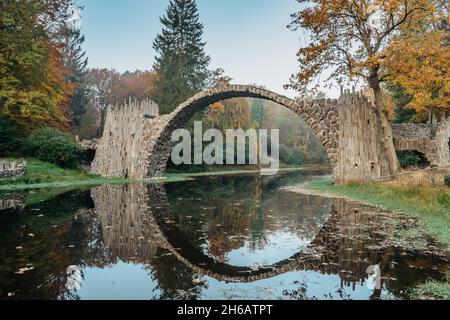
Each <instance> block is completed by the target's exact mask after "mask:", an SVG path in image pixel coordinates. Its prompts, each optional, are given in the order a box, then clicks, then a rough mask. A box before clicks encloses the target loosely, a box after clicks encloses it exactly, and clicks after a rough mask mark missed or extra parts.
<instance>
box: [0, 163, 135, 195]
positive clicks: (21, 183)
mask: <svg viewBox="0 0 450 320" xmlns="http://www.w3.org/2000/svg"><path fill="white" fill-rule="evenodd" d="M126 181H127V180H126V179H119V178H102V177H99V176H96V175H92V174H89V173H87V172H85V171H82V170H77V169H64V168H60V167H58V166H57V165H54V164H51V163H47V162H43V161H40V160H37V159H33V158H30V159H28V168H27V171H26V173H25V175H24V176H23V177H21V178H20V179H16V180H3V181H0V191H14V190H26V189H40V188H67V187H72V186H92V185H99V184H103V183H123V182H126Z"/></svg>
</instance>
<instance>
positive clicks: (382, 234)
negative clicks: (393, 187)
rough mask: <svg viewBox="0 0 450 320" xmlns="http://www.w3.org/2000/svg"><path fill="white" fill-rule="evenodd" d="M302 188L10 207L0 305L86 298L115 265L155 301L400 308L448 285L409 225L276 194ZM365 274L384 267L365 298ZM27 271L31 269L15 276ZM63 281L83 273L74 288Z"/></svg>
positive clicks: (147, 194) (158, 192)
mask: <svg viewBox="0 0 450 320" xmlns="http://www.w3.org/2000/svg"><path fill="white" fill-rule="evenodd" d="M303 179H304V178H303V177H298V176H295V175H281V176H276V177H260V176H235V177H212V178H202V179H200V180H196V181H189V182H182V183H175V184H167V185H166V186H164V185H147V186H144V185H122V186H101V187H97V188H94V189H92V190H91V191H90V193H89V192H86V191H84V192H69V193H66V194H63V195H60V196H57V197H55V198H53V199H50V200H47V201H43V202H40V203H38V204H35V205H28V206H26V207H25V208H21V209H17V208H8V209H6V210H3V211H2V214H0V231H1V232H2V233H1V236H0V259H1V263H0V283H1V284H2V285H1V287H0V297H1V298H2V299H6V298H9V299H79V298H84V297H85V291H83V290H86V289H85V287H86V285H88V284H89V282H93V283H94V284H95V283H96V282H95V281H97V279H92V278H89V277H86V278H83V277H84V276H85V275H86V274H87V275H89V274H90V273H91V272H94V271H95V272H96V274H98V272H101V271H102V270H105V271H106V270H114V269H115V268H116V267H117V266H118V265H119V264H120V263H125V264H128V265H137V266H142V268H144V269H145V270H146V273H147V277H148V279H149V280H151V283H150V284H149V287H148V290H147V291H149V292H151V294H149V295H148V296H150V297H152V298H153V299H177V298H178V299H204V298H269V299H273V298H289V299H314V298H322V299H324V298H325V299H326V298H334V299H350V298H366V299H367V298H380V297H391V296H394V297H400V298H401V297H404V296H405V290H406V289H407V288H409V287H411V286H414V285H416V284H418V283H423V282H424V281H426V280H428V279H430V278H431V279H436V280H439V279H443V278H444V277H445V272H446V271H447V270H448V262H447V252H446V251H445V249H444V248H443V247H442V246H441V245H440V244H439V243H437V242H436V241H434V240H433V239H432V238H431V237H429V236H427V235H426V234H423V233H420V232H412V231H417V230H420V225H419V224H418V222H417V221H416V220H414V219H411V218H408V217H406V216H403V215H400V214H396V213H392V212H389V211H386V210H382V209H380V208H376V207H372V206H368V205H363V204H360V203H356V202H351V201H347V200H342V199H329V198H322V197H318V196H308V195H299V194H293V193H289V192H285V191H281V190H280V188H279V187H280V186H283V185H289V184H292V183H293V182H299V181H302V180H303ZM42 215H43V216H42ZM30 234H33V235H34V236H33V237H31V236H29V235H30ZM405 235H406V236H405ZM408 237H409V238H408ZM371 265H379V266H380V272H381V288H382V289H381V290H374V291H371V290H370V289H369V288H365V281H366V279H367V278H368V276H369V274H367V272H366V270H367V268H368V267H369V266H371ZM25 266H29V267H31V268H32V270H30V271H27V272H25V273H23V274H17V273H16V272H17V270H19V269H20V268H23V267H25ZM68 270H75V271H77V272H78V270H80V274H79V275H81V280H80V279H78V281H80V282H81V283H80V286H81V289H79V288H77V285H71V282H70V281H73V279H74V278H73V277H71V276H70V272H68ZM72 274H73V273H72ZM77 275H78V273H77ZM119 276H120V277H121V278H122V280H124V281H126V279H127V277H128V276H130V275H129V274H128V275H127V274H123V275H119ZM77 277H78V278H80V277H79V276H77ZM142 280H144V279H142ZM266 287H267V288H266ZM268 288H269V289H268ZM119 289H120V288H119ZM96 297H97V298H100V299H101V298H103V297H102V296H96Z"/></svg>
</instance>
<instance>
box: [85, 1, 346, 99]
mask: <svg viewBox="0 0 450 320" xmlns="http://www.w3.org/2000/svg"><path fill="white" fill-rule="evenodd" d="M78 3H79V4H80V5H83V6H84V10H83V11H82V13H81V15H82V22H81V26H82V32H83V33H84V34H85V36H86V42H85V46H84V47H85V49H86V51H87V54H88V56H89V67H91V68H114V69H116V70H117V71H120V72H123V71H126V70H129V71H134V70H136V69H141V70H144V69H147V70H148V69H151V68H152V65H153V62H154V56H155V52H154V50H153V48H152V43H153V40H154V39H155V37H156V35H157V34H158V33H159V32H160V31H161V24H160V21H159V17H160V16H162V15H164V14H165V10H166V8H167V5H168V3H169V0H78ZM197 4H198V8H199V12H200V20H201V22H202V23H203V25H204V41H206V42H207V45H206V48H205V50H206V52H207V54H208V55H209V56H210V57H211V59H212V62H211V68H218V67H221V68H223V69H224V70H225V72H226V74H227V75H228V76H230V77H232V78H233V83H237V84H249V83H256V84H258V85H263V86H265V87H267V88H268V89H270V90H272V91H275V92H277V93H279V94H284V95H287V96H290V97H293V96H295V95H296V93H295V92H292V91H286V90H284V89H283V85H284V84H286V83H288V82H289V77H290V75H291V74H292V73H295V72H296V71H297V69H298V63H297V61H296V53H297V51H298V49H299V48H300V47H301V46H305V45H306V44H307V38H306V36H305V34H304V33H303V32H302V31H301V30H299V31H296V32H293V31H291V30H289V29H287V25H288V24H289V23H290V21H291V18H290V14H291V13H293V12H295V11H298V9H299V8H300V4H299V3H298V2H297V1H296V0H197ZM324 91H325V92H326V93H327V94H328V95H329V96H331V97H336V96H337V95H338V93H339V89H337V88H334V89H331V90H324Z"/></svg>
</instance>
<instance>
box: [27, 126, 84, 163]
mask: <svg viewBox="0 0 450 320" xmlns="http://www.w3.org/2000/svg"><path fill="white" fill-rule="evenodd" d="M24 149H25V152H26V153H27V154H29V155H31V156H33V157H35V158H37V159H39V160H42V161H46V162H50V163H54V164H56V165H58V166H61V167H63V168H76V167H78V165H79V163H80V161H81V159H82V155H83V151H82V149H81V147H80V146H79V145H78V144H77V143H76V142H75V141H74V140H73V139H72V137H71V136H70V135H69V134H66V133H63V132H61V131H59V130H56V129H53V128H42V129H37V130H35V131H34V132H33V133H32V134H31V135H30V136H29V137H28V138H27V139H26V141H25V146H24Z"/></svg>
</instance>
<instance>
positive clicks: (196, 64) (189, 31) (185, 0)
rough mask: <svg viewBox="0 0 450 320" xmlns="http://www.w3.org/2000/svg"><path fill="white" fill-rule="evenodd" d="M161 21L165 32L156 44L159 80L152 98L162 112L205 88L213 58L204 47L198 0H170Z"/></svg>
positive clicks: (156, 40)
mask: <svg viewBox="0 0 450 320" xmlns="http://www.w3.org/2000/svg"><path fill="white" fill-rule="evenodd" d="M161 23H162V25H163V29H162V32H161V33H160V34H159V35H158V36H157V37H156V39H155V41H154V43H153V48H154V49H155V50H156V53H157V56H156V57H155V60H156V62H155V66H154V69H155V71H156V73H157V80H156V83H155V86H154V88H153V90H152V98H153V99H154V100H155V101H156V102H157V103H158V104H159V107H160V110H161V112H162V113H170V112H171V111H173V110H174V109H175V108H176V107H177V106H178V104H180V103H182V102H183V101H184V100H186V99H187V98H189V97H190V96H192V95H193V94H195V93H197V92H198V91H201V90H203V89H204V88H205V87H206V85H207V80H208V77H209V74H210V73H209V71H208V65H209V62H210V60H211V59H210V57H209V56H208V55H206V53H205V50H204V48H205V45H206V43H205V42H203V41H202V35H203V24H202V23H201V22H200V20H199V13H198V9H197V5H196V3H195V0H171V1H170V4H169V7H168V9H167V11H166V15H165V16H164V17H162V18H161Z"/></svg>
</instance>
